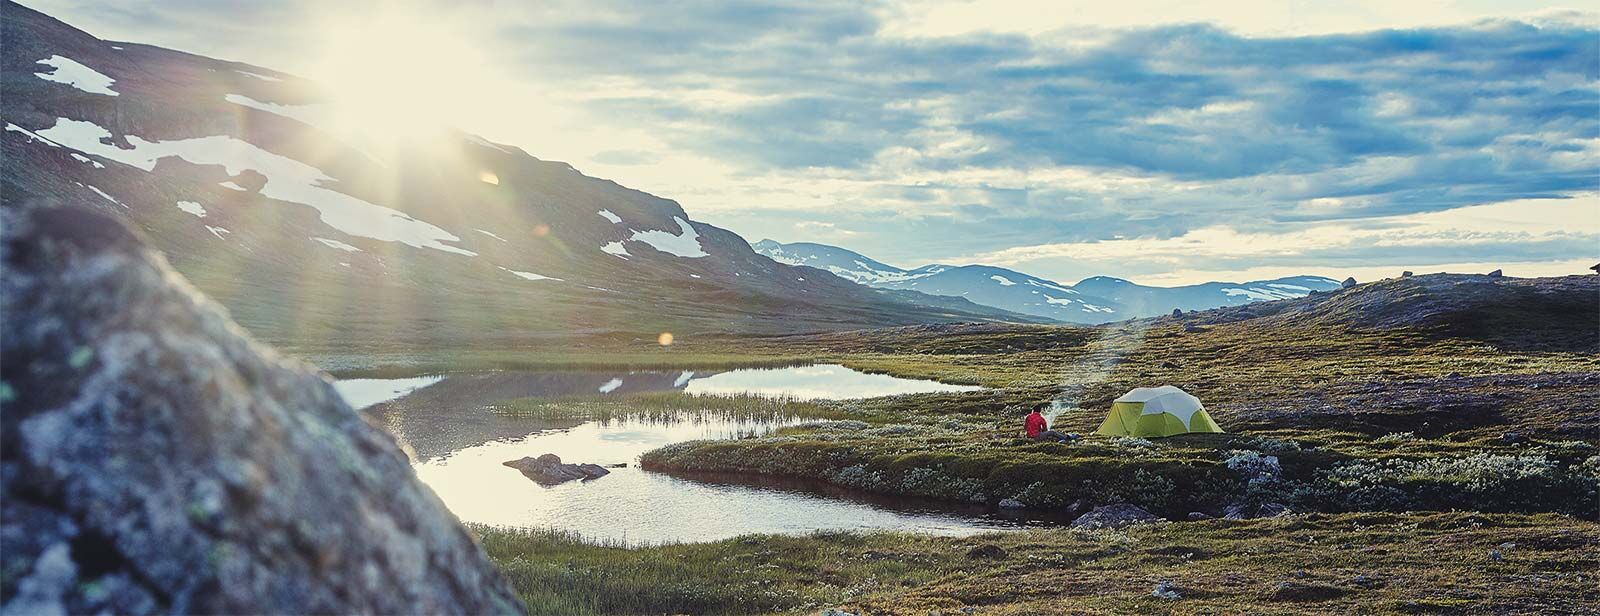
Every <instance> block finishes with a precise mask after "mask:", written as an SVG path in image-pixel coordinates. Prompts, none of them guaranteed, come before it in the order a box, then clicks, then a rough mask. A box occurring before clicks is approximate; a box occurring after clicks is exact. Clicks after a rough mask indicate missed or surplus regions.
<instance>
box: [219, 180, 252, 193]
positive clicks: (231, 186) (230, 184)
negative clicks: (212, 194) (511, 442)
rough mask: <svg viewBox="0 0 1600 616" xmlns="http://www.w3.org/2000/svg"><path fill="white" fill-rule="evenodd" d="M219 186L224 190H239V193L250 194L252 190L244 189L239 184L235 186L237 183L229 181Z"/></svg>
mask: <svg viewBox="0 0 1600 616" xmlns="http://www.w3.org/2000/svg"><path fill="white" fill-rule="evenodd" d="M218 186H221V187H223V188H226V189H228V190H237V191H239V192H250V189H248V188H245V187H243V186H240V185H238V184H235V183H234V182H233V180H228V181H226V182H223V183H221V184H218Z"/></svg>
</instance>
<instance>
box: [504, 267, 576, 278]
mask: <svg viewBox="0 0 1600 616" xmlns="http://www.w3.org/2000/svg"><path fill="white" fill-rule="evenodd" d="M500 269H502V270H504V271H507V272H511V273H512V274H513V275H515V276H517V277H518V278H522V279H525V280H554V281H556V282H561V279H560V278H551V277H549V276H541V275H539V274H535V273H533V272H519V271H517V270H514V269H506V268H504V267H502V268H500Z"/></svg>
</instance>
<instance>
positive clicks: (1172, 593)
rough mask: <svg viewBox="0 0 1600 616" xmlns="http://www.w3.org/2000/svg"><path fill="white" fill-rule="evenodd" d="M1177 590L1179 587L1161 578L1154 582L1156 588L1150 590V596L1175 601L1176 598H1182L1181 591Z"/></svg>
mask: <svg viewBox="0 0 1600 616" xmlns="http://www.w3.org/2000/svg"><path fill="white" fill-rule="evenodd" d="M1179 590H1180V589H1179V588H1178V587H1177V586H1176V585H1174V584H1173V583H1172V582H1168V581H1166V580H1162V581H1160V582H1156V588H1155V590H1152V591H1150V596H1152V597H1155V598H1157V599H1166V600H1168V601H1177V600H1178V599H1182V598H1183V593H1180V592H1178V591H1179Z"/></svg>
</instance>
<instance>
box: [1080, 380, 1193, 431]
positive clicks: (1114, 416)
mask: <svg viewBox="0 0 1600 616" xmlns="http://www.w3.org/2000/svg"><path fill="white" fill-rule="evenodd" d="M1221 431H1222V428H1219V427H1217V422H1214V421H1211V416H1210V415H1207V414H1206V409H1205V406H1203V405H1201V404H1200V399H1199V398H1196V397H1194V396H1191V395H1189V394H1188V393H1186V392H1184V391H1183V390H1182V389H1178V388H1176V387H1173V386H1171V385H1162V386H1161V387H1139V388H1135V389H1134V390H1133V391H1130V392H1128V393H1126V394H1123V395H1122V397H1121V398H1117V399H1116V400H1115V401H1113V402H1112V403H1111V413H1110V414H1108V415H1106V420H1105V421H1104V422H1101V423H1100V429H1099V430H1097V432H1099V433H1100V434H1105V435H1107V436H1172V435H1174V434H1183V433H1185V432H1221Z"/></svg>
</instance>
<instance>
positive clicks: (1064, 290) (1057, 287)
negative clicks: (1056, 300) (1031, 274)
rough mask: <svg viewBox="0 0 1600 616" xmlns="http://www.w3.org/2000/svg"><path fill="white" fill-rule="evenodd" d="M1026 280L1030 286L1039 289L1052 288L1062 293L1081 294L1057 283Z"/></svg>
mask: <svg viewBox="0 0 1600 616" xmlns="http://www.w3.org/2000/svg"><path fill="white" fill-rule="evenodd" d="M1026 282H1027V283H1028V284H1029V285H1031V286H1035V287H1039V288H1041V289H1050V290H1053V291H1060V292H1062V293H1071V294H1073V295H1081V294H1080V293H1078V292H1077V291H1074V290H1072V289H1068V288H1066V287H1063V286H1061V285H1058V284H1050V283H1047V282H1039V281H1037V280H1028V281H1026Z"/></svg>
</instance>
